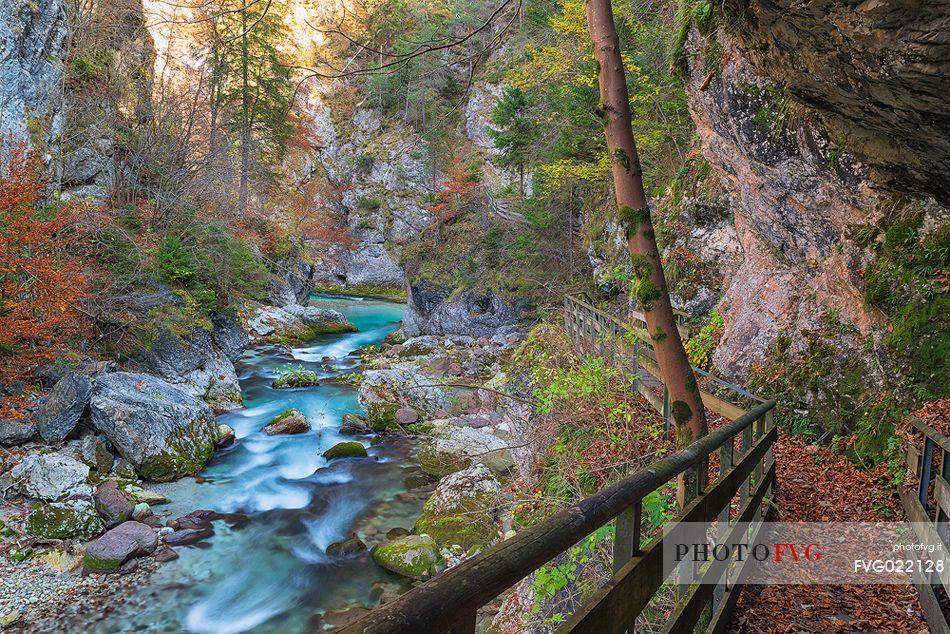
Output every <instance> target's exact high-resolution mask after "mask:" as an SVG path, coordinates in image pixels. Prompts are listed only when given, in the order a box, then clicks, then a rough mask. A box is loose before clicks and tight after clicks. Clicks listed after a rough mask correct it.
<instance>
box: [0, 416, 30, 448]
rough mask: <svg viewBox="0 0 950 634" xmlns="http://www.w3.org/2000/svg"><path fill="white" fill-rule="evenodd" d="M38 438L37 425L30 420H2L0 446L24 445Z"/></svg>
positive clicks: (0, 424) (0, 421)
mask: <svg viewBox="0 0 950 634" xmlns="http://www.w3.org/2000/svg"><path fill="white" fill-rule="evenodd" d="M34 436H36V424H35V423H34V422H33V421H32V420H29V419H24V420H12V419H9V418H0V445H2V446H11V445H22V444H23V443H25V442H26V441H28V440H30V439H32V438H33V437H34Z"/></svg>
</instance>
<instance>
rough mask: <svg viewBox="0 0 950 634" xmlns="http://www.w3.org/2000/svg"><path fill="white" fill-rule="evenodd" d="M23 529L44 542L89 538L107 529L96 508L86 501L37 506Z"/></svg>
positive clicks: (28, 516) (27, 518)
mask: <svg viewBox="0 0 950 634" xmlns="http://www.w3.org/2000/svg"><path fill="white" fill-rule="evenodd" d="M24 528H25V529H26V532H27V534H29V535H31V536H33V537H39V538H41V539H90V538H92V537H95V536H96V535H98V534H99V533H101V532H102V531H103V530H105V526H104V525H103V523H102V520H101V519H100V518H99V514H98V513H96V509H95V507H94V506H93V505H92V503H91V502H88V501H86V500H68V501H66V502H52V503H50V504H44V505H43V506H40V507H37V508H35V509H33V511H31V512H30V514H29V515H27V517H26V521H25V523H24Z"/></svg>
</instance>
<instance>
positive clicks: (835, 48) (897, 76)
mask: <svg viewBox="0 0 950 634" xmlns="http://www.w3.org/2000/svg"><path fill="white" fill-rule="evenodd" d="M725 10H726V14H727V15H728V16H729V17H730V19H731V21H732V23H733V24H734V25H735V28H733V29H730V31H731V32H733V33H735V36H736V42H737V44H738V46H739V48H740V49H741V51H742V54H743V56H744V57H745V58H746V59H748V60H749V62H750V63H751V65H752V66H753V67H754V68H755V69H756V70H757V71H758V72H759V73H760V74H762V75H764V76H767V77H769V78H770V79H772V80H773V81H775V82H778V83H779V84H782V85H784V86H786V87H787V89H788V92H789V94H791V96H792V97H794V98H795V99H796V100H798V101H800V102H801V103H803V104H805V105H807V106H809V107H811V108H814V109H816V110H817V111H818V112H820V113H821V116H822V118H823V121H824V123H825V124H826V126H827V127H828V130H829V132H830V136H831V137H832V138H836V139H837V138H840V139H841V140H842V143H844V144H845V145H846V146H847V148H848V150H849V151H851V152H853V153H855V154H856V155H858V156H860V157H861V160H862V161H863V162H865V163H867V164H868V165H870V166H871V167H873V168H874V169H873V174H872V180H873V181H874V182H876V183H880V184H882V185H886V186H887V187H889V188H891V189H895V190H897V191H903V192H908V193H913V194H924V195H930V196H933V197H935V198H937V200H939V201H940V202H941V203H942V204H944V205H948V204H950V135H948V134H947V130H948V129H950V103H948V100H947V87H948V85H950V67H948V65H947V59H950V9H948V7H947V3H946V2H942V1H941V0H923V1H921V2H905V1H902V0H845V1H844V2H842V1H840V0H818V1H817V2H796V1H794V0H749V1H746V0H728V1H727V2H726V9H725Z"/></svg>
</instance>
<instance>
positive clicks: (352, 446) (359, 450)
mask: <svg viewBox="0 0 950 634" xmlns="http://www.w3.org/2000/svg"><path fill="white" fill-rule="evenodd" d="M365 455H366V447H364V446H363V444H362V443H358V442H356V441H355V440H351V441H347V442H339V443H337V444H335V445H333V446H332V447H330V448H329V449H327V450H326V451H324V452H323V457H324V458H326V459H327V460H333V459H334V458H361V457H363V456H365Z"/></svg>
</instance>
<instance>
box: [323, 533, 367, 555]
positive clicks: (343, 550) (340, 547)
mask: <svg viewBox="0 0 950 634" xmlns="http://www.w3.org/2000/svg"><path fill="white" fill-rule="evenodd" d="M365 551H366V544H364V543H363V541H362V540H360V539H358V538H356V537H352V538H350V539H345V540H343V541H342V542H334V543H332V544H330V545H329V546H327V554H328V555H330V556H331V557H346V556H348V555H357V554H359V553H362V552H365Z"/></svg>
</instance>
